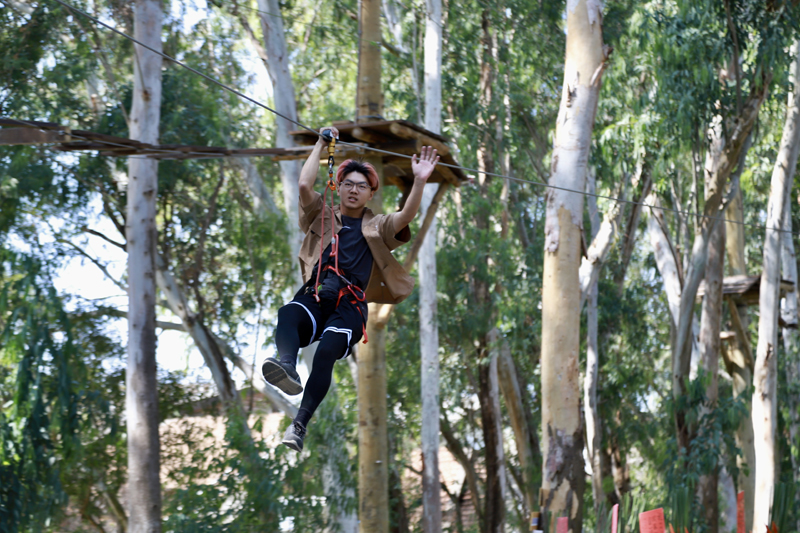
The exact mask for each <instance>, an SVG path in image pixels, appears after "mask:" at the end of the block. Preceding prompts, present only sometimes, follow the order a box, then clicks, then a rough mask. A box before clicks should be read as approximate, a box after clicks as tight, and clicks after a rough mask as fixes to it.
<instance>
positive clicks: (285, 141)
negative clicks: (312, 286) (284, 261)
mask: <svg viewBox="0 0 800 533" xmlns="http://www.w3.org/2000/svg"><path fill="white" fill-rule="evenodd" d="M258 9H259V10H260V11H261V13H259V19H260V21H261V31H262V33H263V34H264V49H263V53H264V54H266V57H262V60H263V61H264V63H266V65H267V72H268V73H269V79H270V81H271V82H272V97H273V99H274V104H275V110H276V111H278V112H279V113H281V114H282V115H284V116H286V117H289V118H290V119H292V120H295V121H296V120H297V101H296V100H295V94H294V83H293V82H292V72H291V70H290V69H289V52H288V49H287V47H286V34H285V33H284V29H283V17H281V16H280V13H281V6H280V3H279V2H278V0H258ZM275 124H276V132H275V146H277V147H278V148H291V147H292V146H295V143H294V138H292V136H291V135H289V132H290V131H292V130H293V129H294V126H295V125H294V124H293V123H291V122H289V121H288V120H286V119H283V118H280V117H275ZM280 166H281V184H282V185H283V202H284V206H285V208H286V215H287V217H288V221H289V223H288V224H287V226H288V228H289V237H290V240H289V244H290V248H291V250H292V256H293V257H294V258H295V260H296V261H297V254H298V253H299V252H300V245H301V244H302V242H303V235H301V234H300V230H299V227H298V220H299V207H298V202H299V198H300V189H299V187H298V179H299V178H300V168H301V164H300V161H281V162H280ZM295 277H296V280H295V282H296V285H297V287H298V288H299V286H300V285H302V284H303V278H302V276H301V274H300V263H299V261H298V262H297V264H296V267H295Z"/></svg>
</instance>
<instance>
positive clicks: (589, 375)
mask: <svg viewBox="0 0 800 533" xmlns="http://www.w3.org/2000/svg"><path fill="white" fill-rule="evenodd" d="M587 180H588V183H587V184H586V190H587V191H588V192H589V193H591V194H594V193H595V190H596V182H595V177H594V176H593V175H592V174H591V173H590V174H589V176H588V178H587ZM586 201H587V202H588V204H589V223H590V229H589V232H590V234H591V235H592V243H594V241H595V239H597V235H598V233H599V232H600V214H599V213H598V211H597V198H596V197H594V196H588V197H587V200H586ZM608 240H609V241H610V240H611V239H608ZM581 266H583V265H581ZM587 277H590V276H587ZM598 277H599V274H598V275H597V276H595V279H594V282H593V283H592V282H591V281H590V282H589V289H588V292H589V294H588V297H587V301H586V376H585V378H584V380H583V405H584V412H585V418H586V451H587V452H588V455H589V462H590V463H591V465H592V495H593V496H594V508H595V513H598V512H599V511H600V502H602V501H604V500H605V495H604V492H603V473H602V469H601V465H600V457H601V455H600V443H601V429H600V424H601V421H600V416H599V414H598V412H597V383H598V381H599V373H600V354H599V350H598V345H597V278H598ZM584 293H585V290H582V291H581V296H582V297H583V294H584Z"/></svg>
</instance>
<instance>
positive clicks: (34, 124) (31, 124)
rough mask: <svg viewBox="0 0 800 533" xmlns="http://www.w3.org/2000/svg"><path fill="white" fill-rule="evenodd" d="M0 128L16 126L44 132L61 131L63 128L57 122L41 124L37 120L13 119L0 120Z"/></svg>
mask: <svg viewBox="0 0 800 533" xmlns="http://www.w3.org/2000/svg"><path fill="white" fill-rule="evenodd" d="M0 126H16V127H20V128H41V129H44V130H56V131H58V130H60V129H61V126H59V125H58V124H56V123H55V122H39V121H37V120H24V121H23V120H14V119H13V118H0Z"/></svg>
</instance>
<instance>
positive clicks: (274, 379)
mask: <svg viewBox="0 0 800 533" xmlns="http://www.w3.org/2000/svg"><path fill="white" fill-rule="evenodd" d="M261 374H262V375H263V376H264V381H266V382H267V383H269V384H271V385H275V386H276V387H278V388H279V389H280V390H282V391H283V392H285V393H286V394H288V395H289V396H295V395H297V394H300V393H301V392H303V385H302V384H301V383H300V376H298V375H297V371H296V370H295V369H294V367H293V366H292V365H290V364H287V363H281V362H280V361H278V360H277V359H275V358H274V357H268V358H267V359H266V361H264V364H263V365H261Z"/></svg>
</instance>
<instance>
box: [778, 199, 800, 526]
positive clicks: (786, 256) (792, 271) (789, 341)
mask: <svg viewBox="0 0 800 533" xmlns="http://www.w3.org/2000/svg"><path fill="white" fill-rule="evenodd" d="M791 201H792V195H791V194H787V195H786V206H785V207H784V225H783V229H784V233H783V234H782V236H781V241H782V245H783V250H782V251H781V263H782V266H781V270H782V272H783V279H785V280H788V281H791V282H792V283H793V284H794V290H793V291H791V292H788V293H787V294H786V296H785V297H784V298H783V300H782V301H781V318H782V319H783V321H784V323H786V324H787V325H794V327H786V328H783V331H782V332H781V333H782V334H783V346H784V350H785V352H786V355H785V357H786V369H787V372H786V382H787V383H788V385H789V387H790V389H789V391H790V393H789V395H788V397H789V402H788V403H789V442H792V443H795V444H796V443H800V413H799V412H798V410H799V409H800V398H798V397H797V394H793V393H792V392H791V391H793V390H794V389H793V388H792V387H797V386H800V358H798V353H800V342H798V333H797V321H798V316H797V255H796V254H795V251H794V239H793V238H794V235H792V233H791V231H792V208H791ZM789 454H790V455H791V460H792V472H793V473H794V482H795V484H798V485H800V457H798V453H797V452H796V451H795V450H794V449H790V450H789ZM795 509H800V492H798V493H797V494H795ZM798 526H800V516H798Z"/></svg>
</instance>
